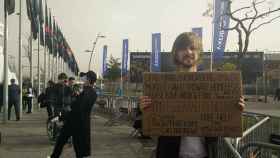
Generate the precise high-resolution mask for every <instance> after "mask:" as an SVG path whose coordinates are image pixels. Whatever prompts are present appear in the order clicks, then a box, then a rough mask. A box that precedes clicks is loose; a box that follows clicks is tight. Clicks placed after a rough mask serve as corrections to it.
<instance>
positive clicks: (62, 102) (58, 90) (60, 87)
mask: <svg viewBox="0 0 280 158" xmlns="http://www.w3.org/2000/svg"><path fill="white" fill-rule="evenodd" d="M54 94H55V103H54V106H55V108H62V107H65V106H68V105H70V104H71V95H72V90H71V88H70V87H69V86H67V85H64V84H61V83H57V84H56V85H55V86H54Z"/></svg>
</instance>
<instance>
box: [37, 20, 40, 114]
mask: <svg viewBox="0 0 280 158" xmlns="http://www.w3.org/2000/svg"><path fill="white" fill-rule="evenodd" d="M40 25H41V24H40V22H39V29H40ZM40 34H41V33H40V31H38V70H37V74H38V91H37V94H38V95H40V93H41V85H40V83H41V76H40V69H41V66H40ZM38 109H40V107H39V106H38Z"/></svg>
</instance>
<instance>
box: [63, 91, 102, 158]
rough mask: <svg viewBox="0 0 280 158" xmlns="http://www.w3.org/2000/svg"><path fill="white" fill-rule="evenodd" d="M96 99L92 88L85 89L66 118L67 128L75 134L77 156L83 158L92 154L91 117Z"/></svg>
mask: <svg viewBox="0 0 280 158" xmlns="http://www.w3.org/2000/svg"><path fill="white" fill-rule="evenodd" d="M96 98H97V94H96V92H95V90H94V89H93V88H92V87H84V90H83V92H82V93H81V94H80V95H79V96H77V99H76V100H75V101H74V102H73V103H72V105H71V109H72V110H71V112H70V113H69V115H68V116H67V118H66V122H65V126H68V127H69V129H71V132H73V133H72V135H73V144H74V146H76V147H77V151H76V152H77V153H76V154H77V155H79V156H81V157H86V156H90V154H91V153H90V151H91V137H90V128H91V127H90V123H91V118H90V115H91V111H92V107H93V105H94V103H95V101H96Z"/></svg>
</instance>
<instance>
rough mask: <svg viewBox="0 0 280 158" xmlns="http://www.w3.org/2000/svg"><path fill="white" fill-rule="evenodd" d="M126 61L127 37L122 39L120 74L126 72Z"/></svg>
mask: <svg viewBox="0 0 280 158" xmlns="http://www.w3.org/2000/svg"><path fill="white" fill-rule="evenodd" d="M127 61H128V39H124V40H123V54H122V74H126V73H127Z"/></svg>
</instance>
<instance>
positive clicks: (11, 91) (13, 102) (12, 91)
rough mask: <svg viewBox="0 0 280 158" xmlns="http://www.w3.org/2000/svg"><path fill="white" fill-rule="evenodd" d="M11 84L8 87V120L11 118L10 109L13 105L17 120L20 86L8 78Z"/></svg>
mask: <svg viewBox="0 0 280 158" xmlns="http://www.w3.org/2000/svg"><path fill="white" fill-rule="evenodd" d="M10 82H11V85H9V87H8V97H9V99H8V105H9V106H8V120H10V119H11V109H12V107H14V109H15V114H16V120H17V121H19V120H20V118H19V99H20V88H19V86H18V85H17V84H16V83H15V82H16V81H15V79H11V80H10Z"/></svg>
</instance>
